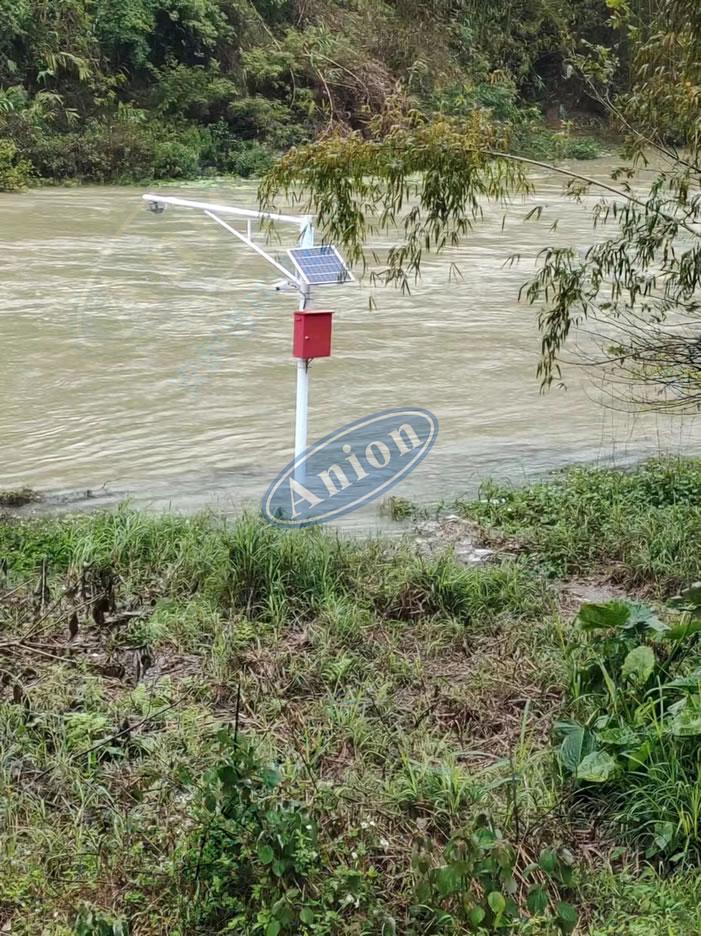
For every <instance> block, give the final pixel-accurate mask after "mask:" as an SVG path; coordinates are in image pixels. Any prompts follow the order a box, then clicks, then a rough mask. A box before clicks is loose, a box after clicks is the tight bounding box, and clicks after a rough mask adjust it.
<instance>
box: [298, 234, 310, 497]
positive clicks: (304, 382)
mask: <svg viewBox="0 0 701 936" xmlns="http://www.w3.org/2000/svg"><path fill="white" fill-rule="evenodd" d="M299 246H300V247H313V246H314V226H313V224H312V219H311V218H310V217H307V218H304V219H303V221H302V223H301V225H300V241H299ZM310 296H311V290H310V288H309V286H307V285H303V286H302V287H301V289H300V294H299V309H300V311H302V310H304V309H305V308H306V306H307V303H308V302H309V299H310ZM309 363H310V362H309V359H307V358H298V359H297V407H296V412H295V458H299V456H300V455H301V454H302V452H303V451H304V450H305V449H306V447H307V429H308V425H309ZM305 474H306V473H305V470H304V465H297V467H296V468H295V478H296V480H297V481H299V482H300V483H302V482H304V479H305Z"/></svg>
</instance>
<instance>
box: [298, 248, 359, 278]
mask: <svg viewBox="0 0 701 936" xmlns="http://www.w3.org/2000/svg"><path fill="white" fill-rule="evenodd" d="M287 253H288V255H289V257H290V260H291V261H292V262H293V263H294V265H295V267H296V268H297V269H298V270H299V273H300V275H301V277H302V279H303V280H304V282H305V283H306V284H307V285H308V286H330V285H338V284H339V283H347V282H349V280H352V279H353V277H352V276H351V274H350V271H349V269H348V267H347V266H346V264H345V262H344V260H343V257H342V256H341V255H340V253H339V252H338V251H337V250H336V248H335V247H331V246H329V245H325V246H322V247H293V248H292V250H288V251H287Z"/></svg>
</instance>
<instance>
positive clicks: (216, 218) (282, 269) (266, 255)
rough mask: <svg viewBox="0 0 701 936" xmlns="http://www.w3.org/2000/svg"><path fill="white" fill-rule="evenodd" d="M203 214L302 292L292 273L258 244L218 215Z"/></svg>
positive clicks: (302, 288)
mask: <svg viewBox="0 0 701 936" xmlns="http://www.w3.org/2000/svg"><path fill="white" fill-rule="evenodd" d="M205 214H206V215H207V217H208V218H211V219H212V221H216V222H217V224H221V226H222V227H223V228H224V229H225V230H227V231H228V232H229V234H233V235H234V237H238V239H239V240H240V241H243V243H244V244H245V245H246V246H247V247H250V248H251V250H255V252H256V253H258V254H260V255H261V257H264V258H265V259H266V260H267V261H268V263H270V264H272V266H274V267H275V269H276V270H279V271H280V273H282V275H283V276H284V277H285V279H286V280H287V281H288V282H290V283H292V285H293V286H296V287H297V289H299V290H300V291H303V290H304V286H303V284H302V283H301V282H300V280H299V279H297V277H296V276H295V275H294V273H290V271H289V270H287V269H286V268H285V267H284V266H283V265H282V264H281V263H278V262H277V260H276V259H275V258H274V257H271V256H270V254H269V253H268V252H267V251H265V250H263V248H262V247H260V246H259V245H258V244H256V243H254V242H253V241H252V240H250V239H249V238H248V237H246V235H245V234H242V233H241V231H237V230H236V228H232V227H231V225H229V224H227V223H226V221H222V219H221V218H220V217H219V216H218V215H216V214H214V212H213V211H205Z"/></svg>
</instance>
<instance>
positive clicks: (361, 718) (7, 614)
mask: <svg viewBox="0 0 701 936" xmlns="http://www.w3.org/2000/svg"><path fill="white" fill-rule="evenodd" d="M661 470H662V469H661V468H660V466H659V464H655V465H650V466H647V468H645V469H641V473H640V475H641V477H643V476H644V477H648V476H654V477H657V478H660V477H662V475H661V474H660V472H661ZM665 471H666V472H667V474H666V475H665V477H667V478H668V479H669V482H670V484H671V488H669V486H668V487H667V488H664V490H665V491H669V490H672V489H673V490H674V491H675V492H676V493H675V494H674V496H673V497H672V495H670V494H669V493H668V494H667V495H665V497H666V500H665V501H664V503H663V504H653V503H652V501H653V500H654V498H653V497H652V495H651V494H650V493H649V492H648V495H646V496H645V497H643V496H642V494H640V493H639V496H637V497H632V496H629V493H628V494H625V493H624V489H625V491H627V490H628V488H626V485H627V484H629V483H631V482H630V481H629V480H626V481H623V480H622V477H623V476H617V477H618V479H619V484H620V489H619V488H616V491H617V492H618V493H617V494H616V497H619V495H620V497H627V498H628V500H627V501H626V503H627V504H628V505H629V507H630V509H631V510H632V511H633V513H632V514H631V515H630V516H629V522H628V524H622V523H621V525H620V527H619V533H620V535H621V537H622V538H621V540H620V542H619V543H618V549H617V550H614V545H615V543H616V537H617V535H618V534H617V533H616V532H615V530H614V528H613V527H612V526H611V527H607V528H606V530H605V532H606V537H607V547H606V551H602V552H601V553H600V554H598V555H596V556H595V555H593V554H592V551H591V550H589V551H586V550H584V546H583V537H581V536H580V535H579V529H578V528H577V529H576V530H575V529H572V534H573V538H574V539H575V540H576V542H575V543H574V544H573V546H572V549H571V551H570V552H568V553H567V556H568V559H567V561H568V563H569V565H568V566H567V571H566V573H564V574H569V573H570V572H574V571H575V570H576V571H577V573H578V574H584V573H585V572H586V573H588V572H589V571H592V572H593V571H595V572H596V575H597V580H600V579H601V576H602V573H603V570H604V568H605V565H606V562H607V561H608V559H607V557H608V556H609V555H610V554H614V555H615V556H616V559H615V563H616V569H617V572H616V576H615V579H616V582H618V583H622V582H626V583H631V584H632V583H636V586H637V585H639V586H641V587H643V588H645V589H647V590H650V591H651V592H655V594H659V595H662V594H664V593H665V592H667V593H669V591H670V589H672V587H673V584H674V583H675V582H676V581H677V580H678V579H680V578H683V577H685V576H686V573H687V572H688V573H689V574H691V573H692V572H693V556H692V553H693V539H692V538H691V536H692V531H693V526H692V524H693V521H694V518H695V516H696V511H697V508H696V506H695V505H694V497H693V493H692V492H691V490H688V491H687V496H686V499H684V498H681V497H680V496H679V492H680V491H681V490H682V489H684V490H686V489H685V488H683V485H682V481H683V479H687V480H688V479H689V478H690V477H691V476H692V475H693V476H696V475H701V467H699V466H698V465H697V464H696V463H692V462H689V463H682V462H678V463H668V464H667V465H666V467H665ZM645 472H647V474H645ZM586 474H587V473H586V472H583V473H581V474H580V475H579V476H577V492H578V493H577V494H576V495H575V493H573V492H570V494H569V495H567V496H564V495H563V494H562V490H561V488H562V486H563V485H564V486H565V488H567V485H568V484H570V482H569V481H563V480H562V479H560V480H558V482H556V484H555V485H554V487H553V488H550V487H549V486H542V485H541V486H537V487H536V488H533V489H530V491H529V490H524V491H521V492H515V491H514V492H510V495H509V496H510V497H511V502H510V506H511V507H512V508H513V510H511V511H510V512H508V517H509V522H508V524H507V522H506V519H505V518H506V516H507V512H506V505H507V504H509V501H508V499H507V497H506V495H505V494H504V493H503V492H502V493H499V495H498V496H497V495H496V494H494V492H493V491H492V489H490V491H489V497H488V498H486V499H485V500H483V501H481V502H479V503H477V504H473V505H467V504H465V505H463V508H462V509H463V510H464V511H465V513H469V514H470V515H471V516H479V520H480V522H481V523H483V524H484V527H485V529H487V528H488V529H489V530H490V531H491V534H490V535H491V536H492V537H496V536H497V535H498V536H501V537H503V538H504V539H506V538H508V540H509V548H510V550H511V552H512V553H513V555H511V556H507V555H503V556H500V557H499V558H498V559H497V560H496V561H494V562H492V563H490V564H488V565H485V566H480V567H473V568H463V567H461V566H460V565H458V564H457V563H456V561H455V560H454V558H453V557H452V556H451V555H448V554H446V555H442V556H437V557H435V558H431V559H427V558H421V557H420V556H418V555H417V554H416V553H415V551H414V549H413V547H410V546H408V545H403V544H398V543H388V542H384V541H380V540H377V541H375V540H371V541H364V542H358V541H353V540H346V539H343V538H339V537H337V536H335V535H333V533H330V532H323V531H315V530H311V531H304V532H299V533H283V532H279V531H277V530H275V529H273V528H271V527H269V526H266V525H264V524H262V523H261V522H259V521H258V520H257V519H254V518H242V519H240V520H238V521H236V522H234V523H224V522H223V521H220V520H218V519H216V518H212V517H199V518H193V519H184V518H179V517H174V516H161V517H150V516H146V515H143V514H139V513H136V512H133V511H130V510H128V509H120V510H118V511H116V512H114V513H109V514H97V515H93V516H90V517H76V518H63V519H59V520H39V521H29V522H21V521H18V520H16V519H9V518H6V519H5V520H3V521H0V686H1V688H0V744H1V750H0V758H1V760H0V790H1V792H0V802H2V811H1V813H0V821H1V822H2V838H3V846H4V847H3V856H2V859H0V922H1V923H2V925H3V926H6V927H7V926H9V927H10V929H9V931H10V932H12V933H18V934H35V933H39V932H44V933H50V934H64V936H65V934H83V936H85V934H113V936H115V934H118V933H126V932H128V933H130V934H131V936H138V934H143V936H152V934H166V933H168V934H178V933H180V934H183V936H184V934H195V933H202V934H214V933H223V932H232V933H233V932H236V933H246V934H248V933H250V934H258V933H261V934H266V936H276V934H278V933H282V934H286V933H303V934H304V933H308V934H327V933H328V934H331V933H350V934H352V933H358V934H375V933H382V934H389V933H401V934H417V936H418V934H423V933H436V934H448V933H467V932H493V931H499V930H500V929H504V928H510V929H511V931H513V930H517V931H519V932H524V933H560V932H573V931H576V932H581V933H585V932H586V933H591V934H601V936H604V934H608V933H614V932H616V933H629V934H631V936H632V934H638V933H650V934H652V933H660V932H670V933H677V932H678V933H680V934H681V933H688V932H694V931H695V930H696V929H698V926H699V925H700V924H701V920H700V919H699V916H698V911H697V909H696V906H697V901H696V899H695V895H696V894H697V893H698V891H699V887H700V881H701V879H700V878H699V877H698V875H697V872H696V863H697V858H696V855H697V850H698V848H697V846H698V842H699V836H700V834H701V833H700V832H699V830H698V828H697V825H696V816H695V813H694V807H693V804H694V802H696V800H695V797H696V796H697V794H698V789H697V786H698V781H697V779H696V776H697V774H698V772H697V774H696V775H694V764H695V760H694V758H695V756H696V755H695V750H694V749H695V744H694V737H695V736H694V731H695V712H696V708H695V704H696V703H695V696H694V691H695V690H694V687H695V686H696V680H695V676H694V673H695V668H696V666H697V665H698V663H699V662H701V661H699V660H698V653H697V651H696V649H695V634H694V628H693V626H691V622H692V621H694V620H695V619H696V618H695V610H694V608H695V604H694V601H695V597H694V595H691V596H687V597H686V598H685V599H684V602H683V603H684V607H685V608H687V609H688V610H684V608H681V607H680V608H675V609H673V608H669V607H662V606H656V608H655V609H654V613H653V610H650V611H644V610H643V609H642V608H641V606H639V605H637V604H636V605H625V604H622V603H620V602H619V603H618V604H616V605H614V606H613V607H612V606H609V605H605V606H596V607H594V608H593V609H592V608H591V607H589V608H588V609H587V608H585V609H584V610H583V611H582V612H581V613H580V615H579V623H578V624H577V626H573V621H572V613H571V611H570V610H565V608H569V607H570V604H571V602H570V603H569V604H568V603H567V602H563V598H562V592H561V585H560V583H556V582H555V581H554V580H553V572H555V571H557V572H558V574H560V573H562V572H563V569H564V566H563V565H562V564H560V565H557V564H556V561H555V558H554V557H555V556H556V555H560V554H559V553H556V552H555V550H551V549H550V545H549V544H550V542H551V539H550V538H549V537H550V534H549V533H548V534H546V532H545V531H546V530H550V531H551V530H552V528H553V527H556V526H557V523H556V522H555V517H556V513H557V510H556V508H555V506H551V510H550V512H549V513H548V512H547V511H544V510H543V509H542V506H537V507H536V506H535V505H541V504H542V502H543V501H544V500H547V498H548V497H549V496H551V497H552V498H553V504H554V503H555V502H557V503H562V508H561V509H562V511H563V514H562V524H563V525H566V524H567V523H568V522H569V517H570V514H569V513H568V512H567V511H570V512H572V511H575V507H574V502H575V499H576V498H577V497H578V498H579V502H580V504H579V509H580V511H582V512H583V513H584V515H586V516H589V515H591V516H594V515H595V514H596V513H597V512H596V511H595V510H594V508H593V506H591V503H592V502H593V501H596V500H597V499H599V498H601V496H603V495H602V490H603V491H605V492H608V493H607V494H606V496H607V497H608V496H609V495H610V492H611V490H612V489H613V488H614V487H615V485H614V482H613V476H612V477H611V478H610V479H609V480H608V483H607V485H606V486H605V487H604V488H602V486H601V485H602V481H601V478H600V477H599V475H598V474H597V473H596V472H589V484H587V483H586V481H585V475H586ZM558 486H559V487H558ZM680 486H681V487H680ZM568 489H569V488H568ZM661 489H662V488H661V487H660V485H658V487H656V488H655V490H656V491H658V492H659V491H660V490H661ZM556 490H557V493H556ZM548 491H549V492H550V494H548V493H547V492H548ZM611 496H613V495H611ZM529 498H532V499H533V500H532V501H531V500H529ZM672 500H673V501H674V503H673V504H672V503H671V501H672ZM527 504H531V505H532V506H531V507H530V508H528V509H527V506H526V505H527ZM567 505H569V506H567ZM672 506H674V507H675V508H676V511H677V513H676V514H675V515H674V520H673V518H672V517H671V516H670V515H669V511H670V510H671V509H672ZM500 509H503V512H502V513H499V510H500ZM529 511H530V512H529ZM537 511H540V513H541V516H542V519H543V528H542V529H541V526H540V525H539V524H538V522H537V519H536V512H537ZM643 521H644V522H643ZM636 523H637V524H638V526H637V527H635V524H636ZM656 523H658V524H659V525H658V526H656V525H655V524H656ZM675 524H681V525H682V526H683V527H684V529H688V530H689V537H690V538H689V540H688V541H687V542H686V543H685V544H684V548H683V549H682V550H681V553H680V554H679V555H677V554H676V553H675V550H677V549H680V548H681V547H679V546H678V545H675V543H679V542H680V541H679V540H677V541H674V542H672V540H671V539H670V535H671V534H670V530H671V529H672V527H673V526H674V525H675ZM631 526H633V527H634V528H636V529H640V530H646V531H647V535H648V536H649V538H650V542H652V541H655V542H657V541H658V540H659V539H660V538H663V539H664V538H666V541H667V544H668V545H667V548H668V552H667V555H668V557H669V562H668V565H667V566H665V565H664V563H663V562H662V559H661V558H660V557H658V558H657V560H656V561H655V562H649V563H647V564H646V565H643V564H642V563H641V562H640V559H639V554H638V552H630V551H629V549H628V546H626V543H628V542H629V539H623V533H624V532H625V533H626V534H628V533H629V530H630V527H631ZM497 530H501V532H500V533H498V534H497ZM597 530H598V532H597V533H596V535H597V536H598V535H600V534H601V530H600V529H599V528H597ZM520 533H523V534H525V533H528V536H529V537H530V539H529V546H528V551H525V550H524V548H523V547H522V548H521V550H520V551H519V550H517V549H516V548H515V547H516V538H517V536H518V535H519V534H520ZM593 535H594V531H593V530H592V536H593ZM554 541H555V542H557V543H558V544H559V543H560V538H559V537H557V538H555V540H554ZM612 551H613V552H612ZM573 557H575V558H576V562H575V558H573ZM558 561H559V562H560V563H562V561H563V560H562V558H560V559H559V560H558ZM622 570H625V571H626V575H623V574H622ZM592 621H595V622H596V626H594V625H592ZM654 622H656V623H654ZM680 625H683V627H682V631H681V632H680V631H679V626H680ZM672 631H673V632H674V635H672V634H671V633H670V632H672ZM641 648H642V649H641ZM631 651H635V653H634V656H633V657H632V659H633V661H636V660H637V661H638V663H639V666H638V669H637V670H636V669H635V668H634V667H632V664H631V662H630V660H631V658H630V653H631ZM650 655H652V659H651V657H650ZM597 667H598V669H597ZM602 667H605V668H606V669H607V672H608V673H609V674H610V684H609V683H606V682H605V681H604V684H603V686H602V681H601V680H600V679H597V678H596V674H597V673H599V674H600V673H601V672H602V671H603V670H602ZM624 668H625V672H624V671H623V670H624ZM675 679H676V680H679V679H682V680H684V679H686V683H685V685H686V686H687V689H688V691H687V690H684V692H685V693H686V694H681V690H680V689H679V688H674V689H670V688H669V686H670V683H671V682H672V681H673V680H675ZM661 685H664V686H666V687H667V688H666V689H665V692H667V691H669V692H672V691H674V692H675V693H676V694H675V696H674V699H675V701H677V702H679V701H684V700H686V705H687V708H686V710H684V706H677V709H676V710H675V717H677V718H678V720H679V719H681V720H682V721H683V725H684V730H683V731H682V732H681V733H677V734H675V733H674V731H672V730H671V727H669V726H668V723H667V721H666V720H665V719H666V718H667V714H666V712H665V711H662V710H661V709H660V707H659V705H657V697H656V696H655V695H654V692H653V690H654V689H655V687H656V686H661ZM612 686H614V691H615V692H616V699H615V704H614V705H613V708H612V705H611V698H610V696H609V695H607V693H609V692H610V691H611V687H612ZM616 686H617V688H615V687H616ZM689 687H691V688H689ZM651 693H652V696H651ZM651 698H653V700H654V704H653V705H652V706H651V703H650V699H651ZM646 706H647V708H645V707H646ZM643 710H644V711H646V712H647V713H648V715H647V716H646V717H647V721H646V722H644V723H643V722H642V721H641V718H642V713H643ZM611 711H614V712H615V713H616V719H617V720H618V721H617V723H616V725H614V724H613V723H612V722H611V723H609V724H606V725H603V722H602V714H603V715H610V713H611ZM626 725H629V727H630V730H631V732H632V733H633V734H636V733H637V734H636V738H635V739H634V740H631V738H630V737H628V738H627V739H623V736H622V735H620V734H619V736H617V739H618V740H616V736H614V735H612V734H611V731H613V730H614V728H618V729H623V728H624V727H625V726H626ZM674 725H677V722H675V723H674ZM563 726H565V727H563ZM567 726H569V728H567ZM607 730H608V732H609V733H608V734H606V731H607ZM563 732H564V734H563ZM645 732H647V734H645V737H644V738H642V737H638V735H642V734H644V733H645ZM653 734H654V735H655V738H656V739H657V740H655V738H653ZM568 738H569V741H568ZM646 742H650V745H649V751H648V754H647V755H646V756H645V757H643V756H642V755H639V756H638V761H637V762H636V765H635V769H629V766H630V765H629V764H628V763H627V761H626V757H627V756H628V755H629V754H630V751H631V749H632V747H633V746H634V744H635V743H637V744H638V747H639V746H640V744H642V743H646ZM653 742H654V743H653ZM563 745H564V748H563ZM616 745H617V746H616ZM626 745H627V746H626ZM575 749H576V750H575ZM563 750H564V754H563ZM575 754H576V756H575ZM565 755H568V756H565ZM589 755H596V756H598V769H599V773H600V774H601V772H602V770H603V768H602V763H603V764H604V765H605V764H608V765H609V768H610V770H609V774H608V775H607V776H606V777H604V778H603V779H602V778H601V776H599V777H598V778H595V779H591V778H592V777H593V776H594V766H596V765H594V766H593V762H592V756H589ZM587 756H589V760H588V761H585V758H586V757H587ZM596 756H595V757H594V760H596ZM604 757H608V761H605V760H604V761H602V758H604ZM611 765H613V766H611ZM667 768H668V770H667V774H664V770H665V769H667ZM672 773H673V774H674V776H672ZM672 780H673V781H674V782H672ZM665 783H666V786H663V785H664V784H665ZM662 789H665V790H666V794H665V797H661V796H660V795H657V794H659V793H660V791H661V790H662ZM655 790H656V791H657V794H656V793H655ZM633 794H634V795H633ZM663 800H664V802H663ZM622 803H627V804H628V810H627V811H626V810H625V809H622V808H621V804H622ZM656 804H657V805H656ZM633 806H635V808H633ZM675 809H676V815H677V819H676V820H675V819H674V818H673V816H674V814H675ZM672 872H675V873H672Z"/></svg>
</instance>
